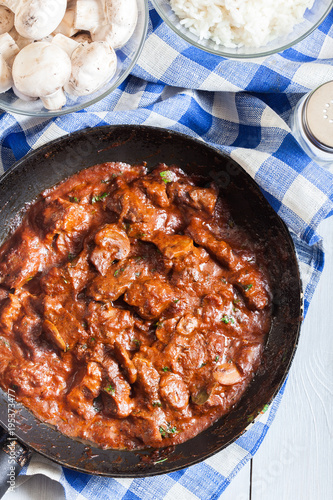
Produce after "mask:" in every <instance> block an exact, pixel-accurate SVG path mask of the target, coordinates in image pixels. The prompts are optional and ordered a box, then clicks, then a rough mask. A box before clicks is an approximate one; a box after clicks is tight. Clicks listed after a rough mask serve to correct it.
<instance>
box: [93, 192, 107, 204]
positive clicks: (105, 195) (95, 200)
mask: <svg viewBox="0 0 333 500" xmlns="http://www.w3.org/2000/svg"><path fill="white" fill-rule="evenodd" d="M109 194H110V193H103V194H101V195H99V196H93V197H92V199H91V203H97V202H98V201H103V200H104V198H106V197H107V196H109Z"/></svg>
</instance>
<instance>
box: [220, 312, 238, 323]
mask: <svg viewBox="0 0 333 500" xmlns="http://www.w3.org/2000/svg"><path fill="white" fill-rule="evenodd" d="M221 321H223V323H225V324H226V325H227V324H228V323H229V322H230V323H231V324H232V325H234V324H235V320H234V318H233V317H232V316H227V315H226V314H224V315H223V316H222V318H221Z"/></svg>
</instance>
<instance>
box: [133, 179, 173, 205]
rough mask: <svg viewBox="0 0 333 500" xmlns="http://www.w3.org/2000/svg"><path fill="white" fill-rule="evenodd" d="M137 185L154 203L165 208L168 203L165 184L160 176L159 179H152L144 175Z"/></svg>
mask: <svg viewBox="0 0 333 500" xmlns="http://www.w3.org/2000/svg"><path fill="white" fill-rule="evenodd" d="M148 177H149V176H148ZM139 186H140V188H141V189H142V190H143V191H144V193H145V194H146V195H147V196H148V198H149V199H150V200H151V201H152V203H153V204H154V205H157V206H158V207H161V208H165V207H168V206H169V205H170V201H169V198H168V195H167V192H166V184H165V182H163V180H162V178H161V177H160V179H159V180H158V179H157V180H152V179H149V178H147V177H146V178H144V179H143V180H142V181H141V182H140V183H139Z"/></svg>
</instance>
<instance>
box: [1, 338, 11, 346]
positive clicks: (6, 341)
mask: <svg viewBox="0 0 333 500" xmlns="http://www.w3.org/2000/svg"><path fill="white" fill-rule="evenodd" d="M1 342H2V343H3V344H4V345H5V346H6V347H10V343H9V342H8V340H6V339H4V338H3V337H1Z"/></svg>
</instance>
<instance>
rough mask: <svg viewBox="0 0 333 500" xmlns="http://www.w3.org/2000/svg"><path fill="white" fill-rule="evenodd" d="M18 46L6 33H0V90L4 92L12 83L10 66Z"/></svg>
mask: <svg viewBox="0 0 333 500" xmlns="http://www.w3.org/2000/svg"><path fill="white" fill-rule="evenodd" d="M18 51H19V48H18V46H17V45H16V43H15V40H13V38H12V37H11V36H10V35H9V34H8V33H4V34H3V35H0V92H6V91H7V90H9V89H10V88H11V87H12V85H13V79H12V71H11V66H12V63H13V60H14V57H15V56H16V54H17V53H18Z"/></svg>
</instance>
